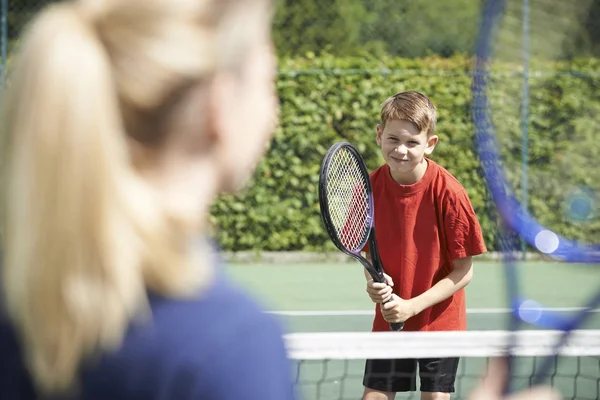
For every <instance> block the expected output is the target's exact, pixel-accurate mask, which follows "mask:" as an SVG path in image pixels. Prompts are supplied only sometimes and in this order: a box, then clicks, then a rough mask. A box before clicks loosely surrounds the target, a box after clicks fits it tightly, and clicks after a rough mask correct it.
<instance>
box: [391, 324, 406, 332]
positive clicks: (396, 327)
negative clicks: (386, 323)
mask: <svg viewBox="0 0 600 400" xmlns="http://www.w3.org/2000/svg"><path fill="white" fill-rule="evenodd" d="M403 328H404V322H392V323H391V324H390V329H391V330H392V331H393V332H397V331H401V330H402V329H403Z"/></svg>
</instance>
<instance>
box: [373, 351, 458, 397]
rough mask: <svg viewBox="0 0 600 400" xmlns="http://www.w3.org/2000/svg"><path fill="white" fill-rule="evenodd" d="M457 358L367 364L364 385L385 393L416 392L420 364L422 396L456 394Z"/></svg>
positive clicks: (375, 361)
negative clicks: (435, 393)
mask: <svg viewBox="0 0 600 400" xmlns="http://www.w3.org/2000/svg"><path fill="white" fill-rule="evenodd" d="M458 361H459V359H458V358H426V359H418V360H416V359H401V360H367V362H366V363H365V375H364V379H363V385H364V386H365V387H367V388H369V389H374V390H379V391H382V392H414V391H416V390H417V364H418V365H419V378H420V380H421V386H420V391H421V392H441V393H454V381H455V379H456V372H457V370H458Z"/></svg>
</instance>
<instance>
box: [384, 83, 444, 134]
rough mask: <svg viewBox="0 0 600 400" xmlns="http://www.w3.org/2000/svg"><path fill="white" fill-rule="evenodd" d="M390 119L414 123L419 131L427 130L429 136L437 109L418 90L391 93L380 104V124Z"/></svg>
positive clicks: (434, 122)
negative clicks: (391, 94)
mask: <svg viewBox="0 0 600 400" xmlns="http://www.w3.org/2000/svg"><path fill="white" fill-rule="evenodd" d="M392 119H398V120H405V121H410V122H412V123H414V124H415V125H416V126H417V128H418V129H419V131H420V132H423V131H425V132H427V137H430V136H431V135H433V133H434V132H435V124H436V121H437V109H436V108H435V105H433V103H432V102H431V100H429V99H428V98H427V96H425V95H424V94H421V93H419V92H415V91H408V92H401V93H397V94H395V95H393V96H392V97H390V98H388V99H387V100H386V101H384V102H383V104H382V105H381V124H382V125H383V126H384V127H385V124H386V123H387V122H388V121H389V120H392Z"/></svg>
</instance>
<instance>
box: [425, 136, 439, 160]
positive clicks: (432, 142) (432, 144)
mask: <svg viewBox="0 0 600 400" xmlns="http://www.w3.org/2000/svg"><path fill="white" fill-rule="evenodd" d="M438 140H439V138H438V137H437V136H436V135H433V136H431V137H430V138H429V139H427V148H426V149H425V154H427V155H430V154H431V153H433V149H435V145H436V144H437V142H438Z"/></svg>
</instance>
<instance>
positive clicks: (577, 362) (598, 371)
mask: <svg viewBox="0 0 600 400" xmlns="http://www.w3.org/2000/svg"><path fill="white" fill-rule="evenodd" d="M226 268H227V271H228V273H229V274H230V275H231V276H232V277H233V279H234V280H236V281H237V282H240V283H241V284H242V285H243V286H244V287H245V288H247V289H249V290H250V291H251V293H253V294H254V295H255V296H256V297H257V298H258V299H259V300H260V301H261V302H262V304H263V305H264V306H265V307H266V308H267V309H268V310H269V311H270V312H274V313H277V315H278V316H279V317H280V318H281V320H282V322H283V323H284V326H285V328H286V330H287V332H342V331H343V332H368V331H369V330H370V328H371V322H372V313H373V304H372V303H371V302H370V299H369V298H368V297H367V294H366V293H365V279H364V275H363V272H362V270H361V268H362V267H361V266H360V265H359V264H358V263H353V262H349V263H337V264H324V263H323V264H318V263H315V264H294V263H288V264H228V265H227V267H226ZM519 268H520V272H521V277H522V286H523V288H524V292H525V295H526V296H527V297H529V298H532V299H534V300H536V301H538V302H540V303H541V304H542V305H543V306H544V307H548V308H553V309H556V310H561V311H562V312H564V313H565V314H568V313H569V312H572V311H573V309H575V308H578V307H581V306H582V305H583V304H584V301H585V299H587V298H589V297H590V296H591V294H592V293H593V292H594V291H595V290H597V288H598V286H599V284H600V279H598V278H599V277H600V271H599V270H598V268H600V267H598V266H589V265H573V264H560V263H552V262H541V261H538V262H528V263H524V264H522V265H520V267H519ZM504 282H505V279H504V275H503V271H502V264H501V263H499V262H483V261H477V260H476V261H475V274H474V278H473V281H472V282H471V284H470V285H469V286H468V287H467V289H466V293H467V308H468V329H469V330H484V331H490V330H505V329H507V323H506V321H507V318H508V310H507V300H506V297H505V286H504ZM582 328H583V329H600V310H593V311H592V312H591V313H590V319H589V321H588V322H587V323H586V324H585V326H583V327H582ZM526 329H533V327H526ZM485 363H486V359H485V358H469V359H463V360H462V362H461V366H460V367H459V377H458V378H457V394H456V395H455V396H453V397H452V398H453V399H460V398H465V397H464V396H465V395H466V394H467V393H468V391H469V389H470V388H471V387H472V385H473V384H474V383H475V382H477V379H478V377H479V376H480V374H481V373H482V372H483V371H484V368H485ZM519 365H520V369H519V371H521V373H520V374H519V375H520V376H521V375H522V378H521V379H520V380H519V385H520V386H526V385H527V384H528V377H529V374H530V373H531V371H533V369H534V368H536V365H539V360H536V359H534V358H530V357H522V358H520V363H519ZM363 368H364V362H363V361H361V360H350V361H347V360H333V361H328V362H324V361H318V360H317V361H314V360H311V361H302V362H301V363H300V366H299V368H298V369H297V371H298V372H299V376H297V377H296V379H297V380H298V382H299V387H301V391H302V393H303V396H304V397H303V399H304V400H316V399H319V400H333V399H359V398H360V396H361V394H362V385H361V378H362V372H363ZM554 375H555V376H554V377H553V382H554V384H555V385H556V386H557V387H558V388H559V389H560V390H561V392H562V393H563V395H564V396H565V398H567V399H600V379H599V377H600V358H599V357H597V356H593V357H591V356H590V357H566V358H564V359H563V358H561V362H560V364H559V365H558V366H557V368H556V369H555V374H554ZM417 387H418V386H417ZM411 396H412V397H411ZM396 398H397V399H409V398H415V399H417V398H419V396H418V392H417V393H416V394H415V393H413V394H412V395H411V394H407V395H403V396H400V395H399V396H397V397H396Z"/></svg>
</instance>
